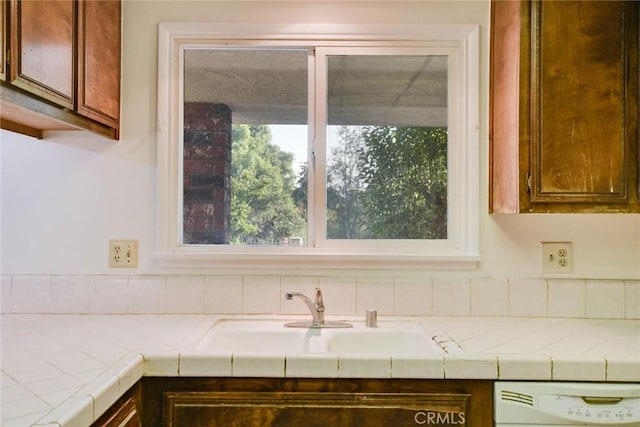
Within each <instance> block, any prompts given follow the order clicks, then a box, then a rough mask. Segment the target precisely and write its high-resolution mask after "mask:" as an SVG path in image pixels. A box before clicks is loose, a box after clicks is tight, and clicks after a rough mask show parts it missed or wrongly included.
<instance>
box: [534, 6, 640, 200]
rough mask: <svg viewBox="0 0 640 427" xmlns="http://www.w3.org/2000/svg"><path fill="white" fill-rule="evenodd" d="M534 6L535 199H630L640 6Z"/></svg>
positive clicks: (635, 143) (635, 123) (635, 135)
mask: <svg viewBox="0 0 640 427" xmlns="http://www.w3.org/2000/svg"><path fill="white" fill-rule="evenodd" d="M630 3H633V2H630ZM532 8H533V10H532V23H531V30H532V34H531V52H532V55H531V58H532V61H533V63H532V66H531V80H532V84H531V99H532V103H531V105H532V109H533V111H532V114H531V118H532V121H531V130H530V134H531V142H532V146H531V156H532V162H531V163H532V168H531V177H532V186H531V201H532V202H533V203H537V202H543V203H544V202H561V203H562V202H568V203H573V202H579V203H584V202H589V203H624V202H627V200H628V198H629V191H630V189H631V188H634V187H635V185H634V186H633V187H630V186H629V182H628V180H629V179H630V177H631V176H632V175H631V174H630V173H629V168H630V167H634V165H633V161H634V158H629V157H630V156H632V151H634V150H633V149H635V148H637V144H638V141H637V110H636V109H635V106H634V105H637V82H636V84H635V85H633V83H632V85H631V86H630V85H629V81H630V80H633V79H634V78H635V79H636V81H637V69H638V67H637V43H638V42H637V37H638V36H637V25H638V22H637V8H635V9H636V11H635V13H632V10H633V9H634V8H633V7H628V6H627V5H626V2H623V1H536V2H534V3H533V4H532ZM634 15H635V16H634ZM630 25H635V26H636V28H635V29H634V28H632V27H630ZM631 34H633V36H632V37H629V36H630V35H631ZM630 73H631V74H630ZM630 89H633V90H630ZM634 91H635V92H634ZM634 111H635V113H634V114H635V116H636V117H634V116H632V115H630V114H629V113H632V112H634ZM634 139H635V141H634ZM633 145H635V147H634V146H633Z"/></svg>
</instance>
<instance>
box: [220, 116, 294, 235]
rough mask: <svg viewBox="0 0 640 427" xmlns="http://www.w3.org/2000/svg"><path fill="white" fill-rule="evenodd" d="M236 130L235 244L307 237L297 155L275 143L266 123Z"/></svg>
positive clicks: (233, 173)
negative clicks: (298, 202) (299, 204)
mask: <svg viewBox="0 0 640 427" xmlns="http://www.w3.org/2000/svg"><path fill="white" fill-rule="evenodd" d="M232 132H233V134H232V156H233V161H232V168H231V194H232V197H231V243H232V244H277V243H278V242H279V241H280V240H281V239H283V238H287V237H290V236H300V235H302V233H303V231H304V229H305V223H304V220H303V218H302V216H301V214H300V212H299V211H298V209H297V208H296V206H295V204H294V201H293V191H294V187H295V174H294V172H293V167H292V163H293V155H292V154H291V153H287V152H284V151H282V150H280V148H279V147H278V146H276V145H274V144H272V143H271V132H270V130H269V128H268V127H267V126H265V125H233V129H232Z"/></svg>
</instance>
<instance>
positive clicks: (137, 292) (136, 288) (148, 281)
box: [127, 276, 167, 313]
mask: <svg viewBox="0 0 640 427" xmlns="http://www.w3.org/2000/svg"><path fill="white" fill-rule="evenodd" d="M127 312H128V313H166V312H167V278H166V277H165V276H133V277H130V278H129V287H128V293H127Z"/></svg>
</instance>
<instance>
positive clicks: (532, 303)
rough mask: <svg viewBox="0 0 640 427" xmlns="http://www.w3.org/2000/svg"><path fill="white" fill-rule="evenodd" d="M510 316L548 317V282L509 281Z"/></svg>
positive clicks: (531, 280)
mask: <svg viewBox="0 0 640 427" xmlns="http://www.w3.org/2000/svg"><path fill="white" fill-rule="evenodd" d="M509 315H511V316H537V317H543V316H546V315H547V281H546V280H544V279H520V278H517V279H510V280H509Z"/></svg>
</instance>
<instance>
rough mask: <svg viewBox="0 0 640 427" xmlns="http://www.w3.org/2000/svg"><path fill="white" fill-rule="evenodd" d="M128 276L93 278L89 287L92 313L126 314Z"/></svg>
mask: <svg viewBox="0 0 640 427" xmlns="http://www.w3.org/2000/svg"><path fill="white" fill-rule="evenodd" d="M128 284H129V278H128V277H126V276H92V277H91V284H90V285H89V312H90V313H126V312H127V287H128Z"/></svg>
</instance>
